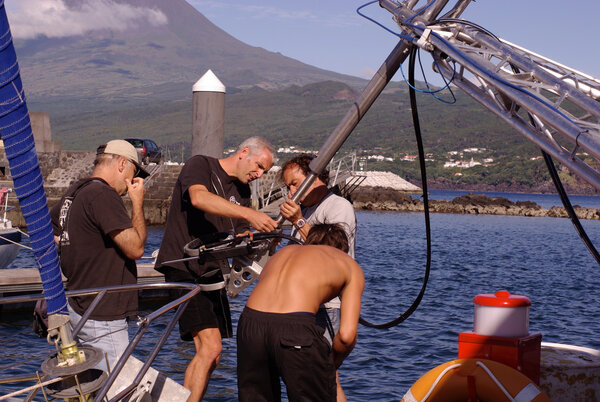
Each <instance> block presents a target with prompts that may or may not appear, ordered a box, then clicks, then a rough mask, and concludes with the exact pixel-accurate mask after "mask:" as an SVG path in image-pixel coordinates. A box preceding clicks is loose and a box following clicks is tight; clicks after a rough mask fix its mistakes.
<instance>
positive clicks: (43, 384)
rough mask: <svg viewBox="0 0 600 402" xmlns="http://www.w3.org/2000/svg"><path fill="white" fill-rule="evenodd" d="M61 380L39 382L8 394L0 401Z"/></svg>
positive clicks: (1, 397)
mask: <svg viewBox="0 0 600 402" xmlns="http://www.w3.org/2000/svg"><path fill="white" fill-rule="evenodd" d="M62 380H63V378H62V377H57V378H53V379H51V380H48V381H46V382H40V383H38V384H35V385H32V386H30V387H27V388H22V389H20V390H18V391H15V392H12V393H10V394H6V395H2V396H0V401H3V400H5V399H8V398H10V397H12V396H15V395H19V394H23V393H25V392H28V391H32V390H34V389H38V388H41V387H45V386H46V385H50V384H54V383H55V382H59V381H62Z"/></svg>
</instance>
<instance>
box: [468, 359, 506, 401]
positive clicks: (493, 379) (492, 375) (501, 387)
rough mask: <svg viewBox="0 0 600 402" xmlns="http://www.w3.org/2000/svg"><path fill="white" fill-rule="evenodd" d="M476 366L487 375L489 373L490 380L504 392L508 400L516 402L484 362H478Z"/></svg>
mask: <svg viewBox="0 0 600 402" xmlns="http://www.w3.org/2000/svg"><path fill="white" fill-rule="evenodd" d="M476 364H477V365H478V366H479V367H481V368H482V369H484V370H485V372H486V373H488V375H489V376H490V378H491V379H492V381H494V382H495V383H496V385H497V386H498V388H500V391H502V392H504V395H505V396H506V397H507V398H508V400H509V401H511V402H515V400H514V398H513V397H512V395H511V394H509V393H508V391H507V390H506V388H504V386H503V385H502V384H501V383H500V381H498V379H497V378H496V377H495V376H494V373H492V371H491V370H490V369H489V368H487V367H486V365H485V364H483V363H482V362H476Z"/></svg>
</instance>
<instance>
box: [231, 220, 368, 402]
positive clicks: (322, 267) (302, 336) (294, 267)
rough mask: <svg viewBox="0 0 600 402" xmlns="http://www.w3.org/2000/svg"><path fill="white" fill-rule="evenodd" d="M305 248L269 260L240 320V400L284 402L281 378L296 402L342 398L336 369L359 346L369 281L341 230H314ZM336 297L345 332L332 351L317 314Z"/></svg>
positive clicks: (330, 227)
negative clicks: (363, 302)
mask: <svg viewBox="0 0 600 402" xmlns="http://www.w3.org/2000/svg"><path fill="white" fill-rule="evenodd" d="M305 244H306V245H302V246H300V245H291V246H287V247H284V248H283V249H281V250H280V251H278V252H277V253H276V254H275V255H274V256H273V257H272V258H271V259H270V260H269V262H268V263H267V264H266V266H265V268H264V269H263V271H262V273H261V275H260V277H259V280H258V283H257V285H256V287H255V289H254V291H253V292H252V294H251V295H250V297H249V298H248V301H247V303H246V307H245V308H244V311H243V313H242V315H241V316H240V320H239V324H238V332H237V344H238V396H239V399H240V401H273V400H280V399H281V386H280V382H279V379H280V378H281V379H283V381H284V383H285V384H286V387H287V395H288V398H289V400H290V401H294V400H310V401H317V400H319V401H335V400H336V369H337V368H338V367H339V366H340V365H341V364H342V362H343V361H344V359H345V358H346V357H347V356H348V355H349V354H350V352H351V351H352V349H353V348H354V345H355V344H356V338H357V329H358V319H359V316H360V301H361V296H362V292H363V289H364V284H365V279H364V276H363V272H362V270H361V268H360V267H359V265H358V264H357V263H356V262H355V261H354V260H353V259H352V258H351V257H349V256H348V254H346V252H347V250H348V240H347V237H346V234H345V232H344V230H343V229H342V228H341V227H340V226H338V225H330V224H321V225H315V226H313V228H312V229H311V231H310V233H309V235H308V237H307V239H306V243H305ZM335 296H340V298H341V306H340V316H341V318H340V329H339V331H338V332H337V334H335V337H334V339H333V346H330V345H329V343H328V342H327V340H326V339H325V338H324V337H323V331H324V330H323V328H322V327H320V326H318V325H317V324H316V323H315V316H316V313H317V311H318V309H319V306H320V305H321V304H322V303H323V302H325V301H327V300H331V299H332V298H333V297H335Z"/></svg>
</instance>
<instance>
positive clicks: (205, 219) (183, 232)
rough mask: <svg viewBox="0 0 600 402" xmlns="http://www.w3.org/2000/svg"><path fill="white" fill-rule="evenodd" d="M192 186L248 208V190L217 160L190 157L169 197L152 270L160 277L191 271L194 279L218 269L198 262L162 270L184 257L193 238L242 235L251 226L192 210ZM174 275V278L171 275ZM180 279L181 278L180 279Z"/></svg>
mask: <svg viewBox="0 0 600 402" xmlns="http://www.w3.org/2000/svg"><path fill="white" fill-rule="evenodd" d="M195 184H202V185H203V186H205V187H206V188H207V190H208V191H210V192H211V193H213V194H216V195H218V196H220V197H222V198H224V199H226V200H228V201H230V202H233V203H235V204H238V205H243V206H249V205H250V187H249V186H248V185H247V184H244V183H242V182H240V181H239V180H238V179H237V178H236V177H233V176H229V175H228V174H227V173H226V172H225V171H224V170H223V168H222V167H221V165H220V163H219V160H218V159H215V158H211V157H208V156H204V155H196V156H193V157H191V158H190V159H189V160H188V161H187V162H186V164H185V166H184V167H183V169H181V173H180V174H179V177H178V178H177V182H176V183H175V188H174V189H173V195H172V196H171V207H170V209H169V215H168V217H167V227H166V228H165V233H164V236H163V239H162V243H161V245H160V251H159V253H158V258H157V259H156V265H155V268H156V269H157V270H158V271H160V272H163V273H165V274H166V273H171V271H173V268H174V269H176V270H178V271H179V272H180V273H181V272H182V271H192V272H193V273H195V275H200V274H202V273H204V272H206V271H207V270H208V269H209V268H210V269H212V268H213V267H217V266H218V263H216V262H208V263H206V264H204V265H202V266H201V265H200V264H198V262H197V261H195V260H194V261H190V262H187V263H183V262H179V263H172V264H169V266H162V267H161V264H162V262H163V261H170V260H176V259H180V258H184V257H186V256H185V255H184V251H183V248H184V246H185V245H186V244H187V243H189V242H190V241H192V240H194V239H196V238H204V237H206V236H207V235H210V234H212V233H216V232H234V233H241V232H243V231H245V230H248V229H249V228H250V226H249V225H248V223H247V222H246V221H245V220H244V219H233V218H227V217H222V216H217V215H212V214H208V213H205V212H204V211H202V210H199V209H196V208H194V206H192V204H191V201H190V195H189V193H188V189H189V188H190V186H192V185H195ZM173 274H176V273H175V272H173ZM181 278H182V279H183V278H184V277H181Z"/></svg>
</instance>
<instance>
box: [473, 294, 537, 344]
mask: <svg viewBox="0 0 600 402" xmlns="http://www.w3.org/2000/svg"><path fill="white" fill-rule="evenodd" d="M473 302H474V303H475V316H474V320H473V332H474V333H475V334H479V335H487V336H503V337H512V338H515V337H524V336H527V335H528V334H529V306H531V300H529V298H528V297H525V296H520V295H511V294H510V293H509V292H508V291H506V290H499V291H497V292H496V293H495V294H491V293H485V294H479V295H477V296H475V298H473Z"/></svg>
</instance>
